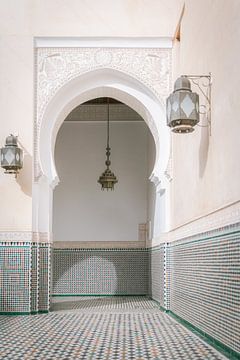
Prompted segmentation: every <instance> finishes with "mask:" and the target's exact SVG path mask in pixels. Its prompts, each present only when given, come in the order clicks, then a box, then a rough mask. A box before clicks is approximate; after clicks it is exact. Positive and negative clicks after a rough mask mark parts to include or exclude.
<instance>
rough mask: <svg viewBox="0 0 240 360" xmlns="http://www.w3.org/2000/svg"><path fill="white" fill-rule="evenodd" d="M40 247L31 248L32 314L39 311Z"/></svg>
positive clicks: (35, 245) (34, 245) (33, 245)
mask: <svg viewBox="0 0 240 360" xmlns="http://www.w3.org/2000/svg"><path fill="white" fill-rule="evenodd" d="M38 256H39V253H38V245H37V244H36V243H34V244H32V246H31V312H32V313H35V312H37V311H38Z"/></svg>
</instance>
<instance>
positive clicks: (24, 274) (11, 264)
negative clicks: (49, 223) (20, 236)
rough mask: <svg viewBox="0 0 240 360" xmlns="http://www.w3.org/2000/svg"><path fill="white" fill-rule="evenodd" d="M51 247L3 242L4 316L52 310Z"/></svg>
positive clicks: (0, 293)
mask: <svg viewBox="0 0 240 360" xmlns="http://www.w3.org/2000/svg"><path fill="white" fill-rule="evenodd" d="M50 251H51V247H50V244H46V243H32V242H14V241H12V242H10V241H6V242H0V313H1V314H5V313H17V314H18V313H19V314H25V313H26V314H29V313H35V312H39V311H43V312H45V311H48V309H49V293H50Z"/></svg>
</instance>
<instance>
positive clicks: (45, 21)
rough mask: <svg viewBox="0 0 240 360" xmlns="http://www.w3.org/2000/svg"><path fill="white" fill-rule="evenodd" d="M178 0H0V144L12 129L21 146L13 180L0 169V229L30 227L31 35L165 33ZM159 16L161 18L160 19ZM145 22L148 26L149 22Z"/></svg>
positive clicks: (170, 30)
mask: <svg viewBox="0 0 240 360" xmlns="http://www.w3.org/2000/svg"><path fill="white" fill-rule="evenodd" d="M181 4H182V1H179V0H177V2H176V1H175V0H173V1H170V2H169V0H161V1H152V2H151V6H149V2H146V1H144V0H137V1H132V0H115V1H112V0H103V1H101V2H100V1H96V0H92V1H83V0H63V1H61V2H59V1H58V0H50V1H49V0H34V1H32V0H8V1H5V0H2V1H0V54H1V56H0V108H1V120H0V122H1V127H0V146H3V144H4V141H5V138H6V136H7V135H8V134H9V133H12V132H13V133H18V134H19V139H20V141H21V143H22V145H23V147H24V148H25V150H26V156H25V165H24V169H23V170H22V171H21V176H19V179H18V181H15V180H14V178H10V177H9V176H6V175H4V174H3V171H2V170H0V199H1V207H0V231H1V230H9V231H10V230H13V231H14V230H19V231H20V230H22V231H24V230H30V229H31V224H32V205H31V180H32V173H31V169H30V168H31V166H30V164H31V157H32V145H33V119H34V41H33V40H34V37H35V36H65V37H67V36H73V37H74V36H77V37H82V36H84V37H92V36H108V37H114V36H118V37H121V36H123V37H128V36H132V37H135V36H136V37H138V36H171V35H172V33H173V32H174V28H175V24H176V22H177V19H178V16H179V13H180V11H181ZM160 18H161V21H160ZM150 24H151V26H150Z"/></svg>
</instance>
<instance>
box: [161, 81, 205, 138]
mask: <svg viewBox="0 0 240 360" xmlns="http://www.w3.org/2000/svg"><path fill="white" fill-rule="evenodd" d="M198 122H199V96H198V94H197V93H193V92H192V90H191V84H190V81H189V80H188V78H187V77H186V76H181V77H179V78H178V79H177V80H176V82H175V85H174V91H173V92H172V93H171V94H170V95H169V97H168V98H167V125H168V126H169V127H171V128H172V131H173V132H175V133H189V132H192V131H193V130H194V128H193V127H194V126H195V125H196V124H197V123H198Z"/></svg>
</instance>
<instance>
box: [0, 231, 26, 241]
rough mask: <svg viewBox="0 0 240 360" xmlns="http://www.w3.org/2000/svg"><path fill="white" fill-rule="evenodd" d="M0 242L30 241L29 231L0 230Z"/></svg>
mask: <svg viewBox="0 0 240 360" xmlns="http://www.w3.org/2000/svg"><path fill="white" fill-rule="evenodd" d="M0 241H1V242H31V241H32V232H31V231H0Z"/></svg>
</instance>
